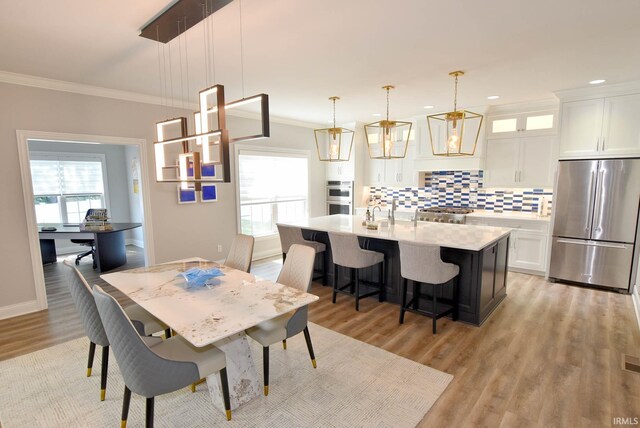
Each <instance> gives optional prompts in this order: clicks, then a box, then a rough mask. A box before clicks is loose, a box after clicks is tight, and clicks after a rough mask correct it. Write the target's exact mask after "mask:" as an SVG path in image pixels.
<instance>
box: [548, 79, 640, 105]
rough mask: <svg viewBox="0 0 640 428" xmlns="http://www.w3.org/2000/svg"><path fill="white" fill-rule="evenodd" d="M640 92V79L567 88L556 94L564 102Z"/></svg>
mask: <svg viewBox="0 0 640 428" xmlns="http://www.w3.org/2000/svg"><path fill="white" fill-rule="evenodd" d="M637 93H640V80H635V81H632V82H624V83H613V84H610V85H598V86H590V87H587V88H575V89H565V90H561V91H555V92H554V94H555V95H556V96H557V97H558V98H560V100H561V101H562V102H568V101H579V100H588V99H593V98H602V97H614V96H618V95H630V94H637Z"/></svg>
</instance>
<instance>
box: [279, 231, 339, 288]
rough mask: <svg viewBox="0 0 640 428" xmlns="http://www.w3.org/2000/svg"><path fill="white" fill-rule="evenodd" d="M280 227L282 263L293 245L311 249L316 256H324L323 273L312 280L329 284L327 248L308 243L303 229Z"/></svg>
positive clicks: (319, 244) (312, 242) (321, 244)
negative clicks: (325, 254) (319, 280)
mask: <svg viewBox="0 0 640 428" xmlns="http://www.w3.org/2000/svg"><path fill="white" fill-rule="evenodd" d="M276 226H278V234H280V245H281V246H282V262H283V263H284V261H285V260H286V259H287V253H288V252H289V248H291V246H292V245H295V244H297V245H304V246H307V247H311V248H313V249H314V250H315V252H316V255H318V254H322V257H321V258H322V273H321V274H320V275H318V276H316V277H313V278H311V280H312V281H315V280H317V279H320V278H322V285H326V284H327V266H326V264H327V262H326V260H325V258H324V254H323V253H324V252H325V251H326V249H327V246H326V245H325V244H323V243H322V242H316V241H307V240H306V239H304V236H302V229H301V228H299V227H296V226H289V225H285V224H276Z"/></svg>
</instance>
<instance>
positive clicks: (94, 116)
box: [0, 83, 325, 313]
mask: <svg viewBox="0 0 640 428" xmlns="http://www.w3.org/2000/svg"><path fill="white" fill-rule="evenodd" d="M0 99H1V100H2V103H1V104H0V144H2V150H3V156H0V170H1V171H3V177H4V180H2V181H1V182H0V190H1V194H2V195H3V198H4V200H3V204H0V221H2V223H3V224H4V225H11V226H10V227H5V234H4V236H3V239H2V240H0V263H1V266H0V268H2V272H3V277H4V278H5V280H4V281H2V282H0V313H1V311H2V308H3V307H7V306H12V305H18V304H21V303H24V302H30V301H35V300H36V294H35V288H34V276H33V272H32V271H31V258H30V251H29V244H28V242H27V224H26V220H25V212H24V209H25V208H24V203H23V199H22V190H21V186H22V183H21V178H20V170H19V162H18V150H17V144H16V130H18V129H21V130H32V131H48V132H61V133H73V134H90V135H104V136H115V137H117V136H121V137H127V138H141V139H146V140H147V142H148V144H147V146H146V150H147V156H148V159H150V161H152V160H153V147H152V142H153V140H154V124H155V123H156V122H157V121H159V120H163V119H166V118H167V116H166V114H165V113H164V112H165V108H163V107H161V106H156V105H150V104H143V103H137V102H130V101H120V100H115V99H110V98H102V97H94V96H88V95H81V94H75V93H69V92H58V91H53V90H45V89H39V88H33V87H27V86H19V85H12V84H5V83H0ZM180 113H181V112H180V111H179V110H177V109H172V110H171V111H170V112H169V114H170V115H171V116H172V117H173V116H178V115H180ZM188 114H191V111H183V112H182V115H188ZM228 122H229V127H230V128H231V129H234V128H233V127H238V126H245V125H247V124H250V123H251V121H249V120H248V119H241V118H234V117H232V118H229V119H228ZM271 135H272V136H271V138H269V139H267V140H259V141H256V142H253V144H267V145H272V146H279V147H295V148H299V149H301V148H304V149H309V150H311V149H313V144H314V143H313V132H312V130H311V129H309V128H302V127H297V126H292V125H283V124H277V123H272V126H271ZM310 172H311V183H312V185H313V186H320V187H319V188H318V190H317V191H313V192H312V194H311V200H310V214H311V215H312V216H314V215H322V214H323V213H324V191H323V189H324V185H323V182H324V180H325V174H324V167H323V165H321V163H320V162H319V161H318V160H317V159H316V158H314V157H311V162H310ZM153 174H154V172H153V168H151V169H150V170H148V171H142V177H141V179H143V180H149V182H150V195H149V197H150V201H151V206H150V212H149V213H145V215H150V216H151V218H152V222H153V228H154V230H153V231H152V232H151V233H152V234H153V242H154V250H155V257H156V259H155V262H166V261H169V260H174V259H178V258H184V257H189V256H201V257H205V258H208V259H212V260H216V259H221V258H224V257H225V256H226V251H227V250H228V248H229V244H230V243H231V240H232V239H233V237H234V235H235V234H236V231H237V216H236V201H235V184H234V183H229V184H219V185H218V194H219V196H218V197H219V202H217V203H210V204H201V203H198V204H192V205H178V204H177V202H176V198H177V197H176V187H175V185H171V184H167V183H156V182H155V179H154V175H153ZM218 244H221V245H222V246H223V251H222V252H220V253H219V252H217V245H218Z"/></svg>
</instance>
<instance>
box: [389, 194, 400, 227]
mask: <svg viewBox="0 0 640 428" xmlns="http://www.w3.org/2000/svg"><path fill="white" fill-rule="evenodd" d="M397 205H398V201H397V200H396V199H392V200H391V211H389V223H391V224H396V206H397Z"/></svg>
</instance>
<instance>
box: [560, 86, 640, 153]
mask: <svg viewBox="0 0 640 428" xmlns="http://www.w3.org/2000/svg"><path fill="white" fill-rule="evenodd" d="M639 117H640V94H635V95H621V96H615V97H606V98H596V99H589V100H581V101H570V102H565V103H563V105H562V123H561V133H560V153H559V154H560V158H565V159H566V158H583V157H594V156H597V157H609V156H638V155H640V120H638V118H639Z"/></svg>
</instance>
